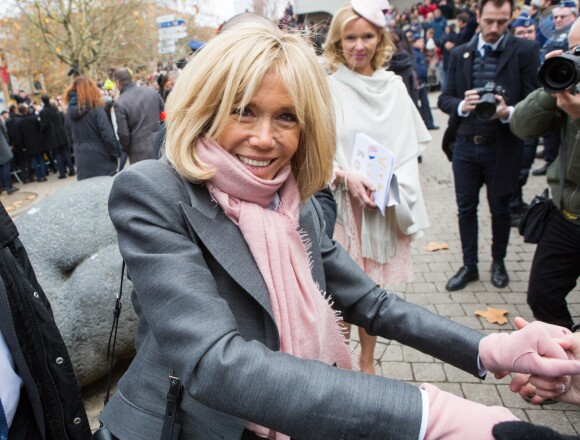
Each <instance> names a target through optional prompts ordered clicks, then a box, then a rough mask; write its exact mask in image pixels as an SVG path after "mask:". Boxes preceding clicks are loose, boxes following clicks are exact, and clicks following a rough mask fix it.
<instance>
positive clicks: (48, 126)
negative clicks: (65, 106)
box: [39, 105, 68, 150]
mask: <svg viewBox="0 0 580 440" xmlns="http://www.w3.org/2000/svg"><path fill="white" fill-rule="evenodd" d="M39 116H40V129H41V132H42V139H43V141H44V144H45V146H46V148H47V149H48V150H54V149H55V148H59V147H63V146H65V145H66V144H67V143H68V142H67V139H66V132H65V130H64V115H63V114H62V113H61V112H60V111H59V110H58V109H57V108H56V107H53V106H52V105H47V106H45V107H44V108H43V109H42V110H41V111H40V114H39Z"/></svg>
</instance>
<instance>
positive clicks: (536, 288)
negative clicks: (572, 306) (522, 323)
mask: <svg viewBox="0 0 580 440" xmlns="http://www.w3.org/2000/svg"><path fill="white" fill-rule="evenodd" d="M578 277H580V225H577V224H574V223H572V222H570V221H569V220H567V219H566V218H564V215H563V214H562V212H561V211H558V210H554V212H553V213H552V215H551V216H550V217H549V218H548V220H547V223H546V225H545V227H544V233H543V235H542V238H541V239H540V242H539V243H538V246H537V247H536V252H535V254H534V260H533V261H532V268H531V270H530V281H529V284H528V304H529V306H530V308H531V309H532V312H533V313H534V318H536V319H537V320H539V321H544V322H548V323H550V324H556V325H561V326H564V327H567V328H571V327H572V325H573V324H574V322H573V321H572V317H571V316H570V312H569V311H568V307H567V304H566V296H567V295H568V294H569V293H570V291H571V290H572V289H573V288H574V287H575V286H576V282H577V280H578Z"/></svg>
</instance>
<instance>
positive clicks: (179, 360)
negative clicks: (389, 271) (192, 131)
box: [101, 161, 483, 440]
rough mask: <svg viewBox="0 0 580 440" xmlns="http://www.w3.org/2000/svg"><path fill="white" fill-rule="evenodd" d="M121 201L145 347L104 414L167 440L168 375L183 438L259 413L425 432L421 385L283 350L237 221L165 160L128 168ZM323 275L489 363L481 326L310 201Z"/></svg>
mask: <svg viewBox="0 0 580 440" xmlns="http://www.w3.org/2000/svg"><path fill="white" fill-rule="evenodd" d="M109 212H110V216H111V219H112V220H113V223H114V225H115V227H116V229H117V232H118V236H119V246H120V249H121V253H122V255H123V258H124V260H125V262H126V263H127V270H128V274H129V276H130V277H131V280H132V281H133V285H134V292H133V295H132V300H133V306H134V307H135V310H136V312H137V315H138V316H139V325H138V331H137V335H136V346H137V355H136V357H135V359H134V360H133V362H132V363H131V365H130V367H129V369H128V371H127V372H126V373H125V375H124V376H123V378H122V379H121V380H120V382H119V386H118V390H117V392H116V393H115V395H114V396H113V397H112V399H111V400H110V401H109V403H108V404H107V406H106V407H105V409H104V410H103V412H102V414H101V421H102V422H103V423H104V424H105V426H107V427H108V428H109V429H110V430H111V432H112V433H113V434H115V435H116V436H117V437H119V438H120V439H122V440H129V439H156V438H159V436H160V433H161V427H162V417H163V414H164V411H165V405H166V395H167V391H168V389H169V381H168V376H169V375H170V374H174V375H176V376H178V377H180V378H181V379H182V381H183V382H184V385H185V391H184V396H183V400H182V402H181V404H180V407H179V410H178V414H177V418H178V419H179V423H178V430H179V429H180V430H181V437H180V438H182V439H200V440H202V439H203V440H211V439H227V440H239V439H240V437H241V434H242V431H243V429H244V425H245V423H246V421H247V420H250V421H252V422H255V423H258V424H260V425H264V426H267V427H270V428H272V429H275V430H277V431H279V432H283V433H286V434H288V435H290V436H291V437H292V438H293V439H299V440H305V439H308V440H311V439H321V440H325V439H328V440H338V439H387V438H397V439H400V440H405V439H413V440H415V439H416V438H417V437H418V434H419V429H420V424H421V414H422V407H421V395H420V392H419V390H418V388H417V387H415V386H413V385H410V384H406V383H403V382H399V381H395V380H390V379H387V378H384V377H380V376H373V375H367V374H361V373H358V372H353V371H345V370H340V369H337V368H335V367H332V366H331V365H326V364H323V363H321V362H317V361H311V360H304V359H299V358H296V357H293V356H290V355H288V354H285V353H281V352H279V351H278V350H279V336H278V331H277V328H276V324H275V322H274V318H273V315H272V309H271V306H270V301H269V296H268V291H267V289H266V285H265V283H264V281H263V279H262V276H261V275H260V271H259V270H258V267H257V266H256V263H255V261H254V259H253V257H252V254H251V252H250V250H249V248H248V246H247V244H246V242H245V241H244V238H243V236H242V234H241V232H240V230H239V229H238V227H237V226H236V225H235V224H234V223H232V222H231V221H230V220H229V219H228V218H227V217H226V216H225V214H224V213H223V211H222V210H221V208H220V207H219V206H218V205H217V204H216V203H215V202H213V201H212V200H211V198H210V195H209V193H208V191H207V189H206V187H205V186H203V185H189V184H186V183H184V181H183V180H182V179H181V178H180V177H179V176H178V175H177V173H176V172H175V170H173V168H171V167H170V166H169V165H168V164H166V163H164V162H162V161H144V162H140V163H138V164H136V165H134V166H131V167H130V168H129V169H127V170H126V171H123V172H122V173H120V174H119V175H118V176H117V177H116V178H115V182H114V184H113V188H112V190H111V195H110V199H109ZM300 225H301V227H302V228H303V229H304V230H305V231H306V233H307V234H308V236H309V237H310V239H311V241H312V248H311V252H312V260H313V265H312V275H313V277H314V280H315V281H316V282H318V284H319V285H320V287H321V289H323V290H326V291H327V292H328V293H329V294H330V295H331V296H332V299H333V300H334V302H335V306H336V307H337V308H339V309H340V310H341V312H342V316H343V317H344V319H345V320H346V321H347V322H351V323H353V324H355V325H358V326H362V327H364V328H365V329H366V330H367V331H368V332H369V333H370V334H373V335H381V336H383V337H386V338H389V339H395V340H397V341H400V342H401V343H403V344H406V345H409V346H411V347H415V348H417V349H419V350H421V351H423V352H425V353H428V354H430V355H432V356H436V357H437V358H439V359H441V360H443V361H445V362H448V363H450V364H452V365H455V366H456V367H458V368H461V369H463V370H465V371H467V372H469V373H471V374H473V375H477V374H478V370H477V355H478V344H479V341H480V339H481V338H482V336H483V334H482V333H480V332H478V331H475V330H472V329H469V328H467V327H463V326H461V325H459V324H456V323H453V322H451V321H449V320H447V319H446V318H443V317H441V316H439V315H436V314H433V313H431V312H429V311H428V310H426V309H424V308H422V307H419V306H417V305H413V304H410V303H407V302H405V301H404V300H402V299H401V298H399V297H398V296H397V295H395V294H393V293H388V292H385V291H384V290H382V289H380V288H378V287H376V285H375V283H374V282H373V281H372V280H371V279H370V278H369V277H368V276H367V275H366V274H365V273H364V272H363V271H362V270H361V269H360V268H359V267H358V266H357V265H356V264H355V263H354V262H353V261H352V260H351V259H350V258H349V257H348V255H347V253H346V252H345V251H344V250H343V249H342V248H341V247H340V246H339V245H338V244H336V243H335V242H333V241H331V240H330V239H329V238H328V237H327V235H326V234H325V233H324V232H322V233H321V231H324V220H323V215H322V212H321V209H320V205H318V202H316V201H315V200H314V199H310V200H308V201H306V202H305V203H303V206H302V208H301V212H300Z"/></svg>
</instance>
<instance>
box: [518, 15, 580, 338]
mask: <svg viewBox="0 0 580 440" xmlns="http://www.w3.org/2000/svg"><path fill="white" fill-rule="evenodd" d="M578 23H579V20H576V21H575V22H574V25H573V26H572V28H571V30H570V34H569V36H568V42H569V47H570V49H572V50H573V49H575V48H576V47H577V46H578V45H580V26H579V24H578ZM561 53H562V51H561V50H558V51H554V52H551V53H549V54H548V55H547V56H546V59H549V58H552V57H555V56H558V55H560V54H561ZM574 58H575V59H576V62H575V64H576V66H578V64H579V63H580V59H579V58H578V57H574ZM576 83H577V81H575V82H574V84H575V85H574V87H573V91H570V90H565V91H563V92H561V93H554V94H549V93H546V92H545V91H544V90H543V89H538V90H536V91H534V92H533V93H531V94H530V95H529V96H528V97H527V98H526V99H525V100H524V101H522V102H521V103H520V104H518V105H517V106H516V108H515V111H514V114H513V116H512V121H511V129H512V131H513V133H514V134H516V135H517V136H518V137H521V138H523V139H531V138H534V137H539V136H543V135H544V134H546V133H550V132H554V131H555V130H560V129H562V127H564V133H563V135H562V139H563V141H565V142H566V144H567V151H566V154H565V157H564V164H565V166H564V170H565V175H564V185H563V193H562V194H561V193H560V170H561V165H560V163H561V162H560V161H561V158H560V157H558V158H556V160H555V161H554V163H553V164H552V165H551V166H550V168H548V174H547V178H548V185H549V186H550V191H551V193H552V201H553V203H554V205H555V209H554V210H553V211H552V213H551V215H550V216H549V217H548V219H547V220H546V224H545V226H544V231H543V234H542V237H541V239H540V242H539V243H538V246H537V248H536V252H535V254H534V260H533V262H532V268H531V271H530V280H529V285H528V304H529V306H530V307H531V309H532V311H533V313H534V317H535V318H536V319H538V320H541V321H545V322H549V323H552V324H558V325H562V326H564V327H568V328H571V327H572V325H573V322H572V318H571V316H570V312H569V311H568V307H567V304H566V296H567V295H568V293H569V292H570V291H571V290H572V289H573V288H574V286H575V285H576V280H577V279H578V277H579V276H580V161H579V160H578V154H580V146H579V145H578V137H579V136H578V135H579V134H580V121H579V119H578V118H580V96H579V95H577V94H576V93H575V92H576V91H577V84H576ZM561 153H562V146H561V147H560V154H561Z"/></svg>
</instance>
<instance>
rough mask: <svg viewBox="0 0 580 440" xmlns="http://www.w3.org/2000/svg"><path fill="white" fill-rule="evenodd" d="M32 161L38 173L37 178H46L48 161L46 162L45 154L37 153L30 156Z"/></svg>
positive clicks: (33, 167)
mask: <svg viewBox="0 0 580 440" xmlns="http://www.w3.org/2000/svg"><path fill="white" fill-rule="evenodd" d="M30 160H31V162H32V169H33V170H34V172H35V173H36V179H37V180H41V179H44V178H46V163H45V162H44V154H35V155H34V156H32V157H31V158H30Z"/></svg>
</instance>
